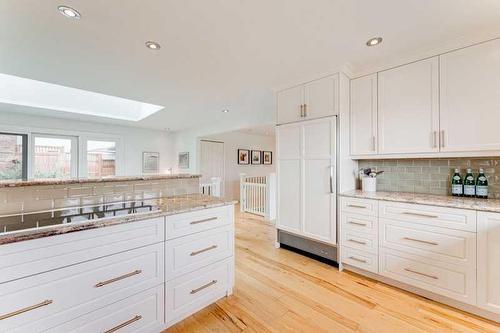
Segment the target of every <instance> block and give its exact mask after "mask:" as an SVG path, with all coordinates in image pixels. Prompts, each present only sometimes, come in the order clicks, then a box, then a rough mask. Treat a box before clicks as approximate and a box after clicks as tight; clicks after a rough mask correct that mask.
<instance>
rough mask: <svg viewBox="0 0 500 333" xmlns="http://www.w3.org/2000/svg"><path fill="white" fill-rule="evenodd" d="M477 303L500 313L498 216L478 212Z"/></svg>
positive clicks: (499, 238)
mask: <svg viewBox="0 0 500 333" xmlns="http://www.w3.org/2000/svg"><path fill="white" fill-rule="evenodd" d="M477 216H478V221H477V222H478V224H477V227H478V234H477V286H478V293H477V303H478V306H480V307H481V308H483V309H485V310H489V311H492V312H495V313H500V283H499V281H500V265H499V263H500V214H498V213H485V212H478V215H477Z"/></svg>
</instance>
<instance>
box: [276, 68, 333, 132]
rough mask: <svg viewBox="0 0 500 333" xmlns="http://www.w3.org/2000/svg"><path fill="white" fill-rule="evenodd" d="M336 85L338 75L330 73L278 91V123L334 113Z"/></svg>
mask: <svg viewBox="0 0 500 333" xmlns="http://www.w3.org/2000/svg"><path fill="white" fill-rule="evenodd" d="M337 87H338V75H332V76H329V77H325V78H323V79H319V80H315V81H311V82H309V83H307V84H304V85H300V86H296V87H293V88H289V89H285V90H282V91H280V92H278V94H277V106H278V108H277V109H278V114H277V119H278V124H286V123H291V122H295V121H300V120H305V119H307V120H308V119H316V118H321V117H327V116H332V115H336V114H337V113H338V110H337V105H338V101H337V98H338V97H337V90H338V89H337Z"/></svg>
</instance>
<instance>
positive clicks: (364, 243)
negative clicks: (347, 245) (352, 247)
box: [349, 238, 366, 245]
mask: <svg viewBox="0 0 500 333" xmlns="http://www.w3.org/2000/svg"><path fill="white" fill-rule="evenodd" d="M349 242H353V243H356V244H359V245H366V242H362V241H359V240H355V239H352V238H350V239H349Z"/></svg>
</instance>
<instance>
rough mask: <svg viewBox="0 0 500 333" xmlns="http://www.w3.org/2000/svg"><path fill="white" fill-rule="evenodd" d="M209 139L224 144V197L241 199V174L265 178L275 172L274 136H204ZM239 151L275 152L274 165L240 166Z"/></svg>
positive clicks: (245, 134) (231, 133)
mask: <svg viewBox="0 0 500 333" xmlns="http://www.w3.org/2000/svg"><path fill="white" fill-rule="evenodd" d="M201 139H209V140H216V141H222V142H224V155H225V158H224V159H225V187H224V196H225V197H226V198H230V199H233V200H239V198H240V174H241V173H245V174H247V175H250V176H265V175H268V174H269V173H272V172H275V171H276V168H275V164H274V163H275V160H274V159H275V151H276V139H275V137H274V136H265V135H256V134H250V133H246V132H241V131H234V132H227V133H221V134H215V135H210V136H204V137H202V138H201ZM238 149H250V150H251V149H253V150H266V151H272V152H273V164H272V165H263V164H260V165H239V164H238V163H237V157H238Z"/></svg>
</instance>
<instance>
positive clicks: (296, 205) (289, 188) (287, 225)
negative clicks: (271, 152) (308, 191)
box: [276, 123, 302, 233]
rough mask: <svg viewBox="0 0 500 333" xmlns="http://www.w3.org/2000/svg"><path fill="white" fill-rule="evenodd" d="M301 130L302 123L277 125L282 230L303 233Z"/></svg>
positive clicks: (279, 209) (278, 223) (280, 226)
mask: <svg viewBox="0 0 500 333" xmlns="http://www.w3.org/2000/svg"><path fill="white" fill-rule="evenodd" d="M301 131H302V125H301V124H300V123H295V124H288V125H281V126H278V127H277V128H276V136H277V147H276V148H277V156H278V158H277V176H278V215H277V221H276V226H277V227H278V229H282V230H285V231H290V232H293V233H300V232H301V230H302V225H301V219H300V214H301V164H302V162H301V146H302V145H301Z"/></svg>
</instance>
